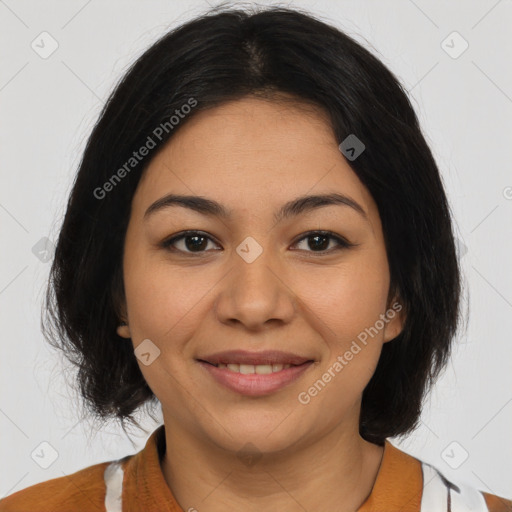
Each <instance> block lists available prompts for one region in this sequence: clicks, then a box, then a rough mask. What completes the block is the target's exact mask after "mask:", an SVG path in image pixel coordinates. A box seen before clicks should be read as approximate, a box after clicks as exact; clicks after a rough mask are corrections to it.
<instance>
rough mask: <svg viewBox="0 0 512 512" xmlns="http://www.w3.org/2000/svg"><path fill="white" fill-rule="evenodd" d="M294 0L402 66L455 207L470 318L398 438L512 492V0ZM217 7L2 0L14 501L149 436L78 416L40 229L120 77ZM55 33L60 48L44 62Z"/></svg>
mask: <svg viewBox="0 0 512 512" xmlns="http://www.w3.org/2000/svg"><path fill="white" fill-rule="evenodd" d="M269 3H270V2H260V4H269ZM211 5H213V2H212V3H211ZM283 5H291V6H294V5H297V6H302V7H305V8H307V9H309V10H311V11H312V12H313V13H315V14H317V15H319V16H322V17H324V18H325V19H327V20H330V21H332V23H334V24H335V25H337V26H338V27H340V28H342V29H344V30H345V31H346V32H347V33H349V34H350V35H352V36H353V37H355V38H356V39H357V40H358V41H360V42H361V43H363V44H364V45H365V46H366V47H367V48H368V49H369V50H370V51H372V52H373V53H374V54H376V55H377V56H378V57H379V58H381V60H382V61H383V62H384V63H385V64H386V65H387V66H388V67H389V68H390V69H391V70H392V71H394V72H395V74H397V76H398V77H399V78H400V79H401V81H402V82H403V83H404V85H405V86H406V88H407V90H408V91H409V92H410V96H411V98H412V101H413V104H414V106H415V108H416V110H417V112H418V115H419V116H420V121H421V123H422V126H423V130H424V133H425V136H426V138H427V141H428V142H429V143H430V144H431V147H432V149H433V152H434V155H435V157H436V160H437V162H438V164H439V166H440V169H441V172H442V175H443V179H444V182H445V185H446V189H447V193H448V196H449V200H450V201H451V204H452V208H453V211H454V215H455V218H456V223H457V237H458V240H459V247H460V254H461V258H462V264H463V268H464V272H465V278H464V279H465V292H464V293H465V298H464V302H465V304H466V308H467V307H469V314H470V320H469V323H468V326H467V330H466V332H461V333H460V335H459V336H458V339H457V341H458V343H457V348H456V350H455V352H454V355H453V359H452V361H451V363H450V364H449V366H448V368H447V370H446V372H445V373H444V374H443V376H442V378H441V379H440V380H439V381H438V383H437V385H436V387H435V389H434V390H433V392H432V394H431V397H430V399H429V400H428V402H427V404H426V407H425V410H424V412H423V415H422V422H421V426H420V428H419V429H418V430H417V431H416V432H415V433H414V434H413V435H411V436H410V437H408V438H407V439H406V440H403V441H401V442H398V441H397V440H394V439H391V441H392V442H393V444H395V445H396V446H398V447H400V448H401V449H403V450H405V451H407V452H408V453H410V454H412V455H414V456H416V457H418V458H420V459H422V460H425V461H427V462H430V463H431V464H433V465H435V466H436V467H438V468H439V469H440V470H441V471H442V472H443V473H444V474H445V475H446V476H447V477H448V478H450V479H452V480H454V481H459V482H461V481H462V482H467V483H470V484H471V485H473V486H476V487H477V488H479V489H481V490H484V491H487V492H491V493H494V494H498V495H502V496H505V497H512V436H511V435H510V433H511V431H512V428H511V427H512V371H511V370H512V339H511V336H510V332H511V330H512V272H511V270H510V262H511V261H512V243H511V234H512V233H511V231H512V172H511V165H510V146H511V142H512V141H511V137H510V135H511V133H512V130H511V128H512V121H511V119H512V117H511V113H512V72H511V66H510V56H511V54H512V51H511V50H512V48H511V47H512V43H511V36H510V30H511V27H512V2H511V1H510V0H501V1H496V0H485V1H484V0H482V1H467V0H465V1H462V0H461V1H451V2H446V1H426V0H415V1H412V0H396V1H389V0H388V1H383V0H379V1H377V0H375V1H362V0H358V1H339V0H338V1H313V0H311V1H296V2H290V3H288V4H283ZM207 7H208V5H207V3H206V2H204V1H188V2H184V1H173V2H169V1H157V0H150V1H144V2H142V1H139V2H136V1H126V0H123V1H119V0H118V1H113V0H111V1H109V2H101V1H100V0H89V1H67V2H56V1H55V2H52V1H44V2H43V1H40V2H39V1H37V2H36V1H23V0H5V1H1V0H0V51H1V55H2V61H1V62H2V66H1V67H0V108H1V117H0V119H1V122H0V172H1V188H0V226H1V232H0V236H1V239H0V243H1V247H2V264H1V266H0V322H1V324H0V325H1V328H2V345H1V346H2V358H1V359H0V365H1V367H0V379H1V381H0V393H1V395H0V460H1V461H2V464H1V473H0V497H2V496H4V495H6V494H10V493H12V492H15V491H17V490H20V489H23V488H25V487H28V486H29V485H32V484H35V483H37V482H41V481H44V480H48V479H50V478H56V477H60V476H63V475H66V474H69V473H72V472H74V471H77V470H79V469H82V468H84V467H86V466H88V465H91V464H95V463H98V462H103V461H106V460H111V459H114V458H118V457H121V456H124V455H127V454H130V453H134V452H136V451H138V450H140V449H141V448H142V447H143V446H144V444H145V441H146V437H147V436H146V435H145V434H143V433H140V434H135V433H134V434H133V436H132V437H133V439H134V441H135V443H136V447H135V448H134V447H133V446H132V444H131V443H130V442H129V440H128V439H127V438H126V436H125V435H124V433H123V432H122V430H120V429H119V428H117V427H116V426H115V425H114V424H111V425H110V426H107V427H106V428H105V429H103V431H102V432H100V433H99V434H98V435H96V436H93V435H92V434H91V425H90V424H89V423H88V422H87V421H80V419H79V417H78V416H77V415H78V412H79V411H78V408H77V398H76V396H75V395H74V394H73V392H72V391H71V390H70V388H69V386H68V384H66V382H67V381H66V376H67V375H68V374H67V373H66V372H65V370H64V369H63V366H62V362H61V360H60V358H59V357H58V356H57V355H56V354H54V353H53V352H51V351H50V350H49V348H48V347H47V346H46V344H45V342H44V340H43V337H42V334H41V331H40V326H39V318H40V309H41V299H42V296H43V291H44V285H45V279H46V278H47V275H48V271H49V267H50V262H49V261H46V262H45V259H48V258H49V257H51V243H49V244H48V243H46V242H44V240H43V241H42V242H41V239H44V237H46V238H48V239H49V240H50V241H55V240H56V237H57V233H58V228H59V226H60V222H61V218H62V215H63V213H64V208H65V204H66V199H67V194H68V193H69V191H70V186H71V183H72V180H73V178H74V174H75V172H76V168H77V165H78V163H79V159H80V156H81V152H82V150H83V148H84V145H85V142H86V139H87V137H88V135H89V133H90V130H91V128H92V126H93V123H94V121H95V120H96V118H97V116H98V114H99V111H100V109H101V107H102V105H103V102H104V101H105V99H106V98H107V95H108V93H109V92H110V91H111V88H112V87H113V85H114V83H115V82H116V81H117V80H118V79H119V77H120V76H121V75H122V74H123V72H124V71H125V70H126V68H127V66H128V65H129V64H130V63H131V62H133V60H134V59H135V58H136V57H137V56H138V55H140V53H142V51H143V50H144V49H146V48H147V47H148V46H149V45H150V44H151V43H152V42H153V41H155V40H156V39H157V38H158V37H159V36H160V35H161V34H162V33H163V32H164V31H166V30H167V29H168V28H170V27H171V26H175V25H176V24H179V23H182V22H184V21H185V20H187V19H189V18H191V17H193V16H195V15H197V14H199V13H201V12H202V11H203V10H204V9H205V8H207ZM454 31H456V32H457V33H458V34H460V36H459V35H453V34H452V33H453V32H454ZM42 32H48V33H49V34H50V36H47V35H43V36H40V34H41V33H42ZM41 39H43V42H41ZM53 40H54V41H56V43H53V42H52V41H53ZM464 40H465V41H467V44H468V45H469V46H468V48H467V49H466V50H465V51H464V52H463V53H461V54H460V55H459V53H460V52H461V50H463V49H464V46H465V43H464ZM443 41H445V42H444V43H443ZM51 44H58V48H57V49H56V51H55V52H54V53H53V54H51V55H50V56H47V58H42V57H41V56H40V54H41V52H42V51H48V50H49V49H51ZM32 45H34V46H35V48H36V49H37V51H38V52H39V53H37V52H36V51H35V49H33V48H32ZM34 246H35V247H36V249H34V250H33V248H34ZM45 248H46V249H49V252H47V253H45V252H44V250H45ZM35 253H37V254H35ZM68 380H69V378H68ZM144 424H145V425H146V427H147V428H148V432H151V431H152V430H153V429H154V428H155V427H156V425H155V424H154V423H152V422H151V421H145V423H144ZM44 442H46V443H49V445H48V444H43V445H41V443H44ZM53 450H55V452H54V451H53ZM55 456H57V458H56V459H55ZM465 457H467V458H466V459H465V460H464V458H465ZM53 459H55V460H53ZM48 464H50V465H49V467H47V468H46V469H44V468H43V467H41V465H43V466H44V465H48Z"/></svg>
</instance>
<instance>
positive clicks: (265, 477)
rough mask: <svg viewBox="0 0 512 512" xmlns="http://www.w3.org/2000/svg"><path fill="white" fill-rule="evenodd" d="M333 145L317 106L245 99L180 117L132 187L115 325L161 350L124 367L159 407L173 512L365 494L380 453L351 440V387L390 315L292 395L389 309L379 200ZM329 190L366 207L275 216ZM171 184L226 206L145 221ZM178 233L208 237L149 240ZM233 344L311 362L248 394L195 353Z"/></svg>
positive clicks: (300, 505) (288, 507)
mask: <svg viewBox="0 0 512 512" xmlns="http://www.w3.org/2000/svg"><path fill="white" fill-rule="evenodd" d="M338 144H339V141H336V139H335V137H334V134H333V131H332V129H331V127H330V124H329V122H328V120H327V117H326V115H325V114H324V113H323V112H322V111H320V110H318V109H314V108H313V107H310V106H306V105H302V104H297V103H296V104H295V105H292V104H286V105H284V104H280V103H277V102H274V101H266V100H262V99H257V98H254V97H246V98H243V99H241V100H237V101H233V102H230V103H227V104H224V105H222V106H220V107H216V108H214V109H211V110H208V111H203V112H198V113H196V114H194V117H193V118H191V119H189V120H188V121H187V123H186V124H184V125H183V126H182V127H180V130H179V131H178V132H177V133H176V134H175V135H174V137H173V138H172V139H171V140H170V142H169V143H168V144H167V145H166V146H165V147H164V148H163V149H162V150H161V151H160V152H159V153H158V154H157V155H156V156H155V157H154V158H153V160H152V161H151V163H150V165H149V166H148V168H147V170H146V172H145V174H144V176H143V177H142V179H141V181H140V183H139V185H138V188H137V190H136V193H135V196H134V198H133V202H132V211H131V217H130V221H129V225H128V230H127V234H126V240H125V248H124V259H123V274H124V284H125V293H126V304H125V305H124V306H125V307H124V313H125V320H126V322H127V324H128V325H127V326H124V327H120V328H119V330H118V332H119V334H120V335H122V336H123V337H126V338H127V339H131V341H132V343H133V346H134V348H136V347H137V346H138V345H139V344H140V343H141V341H142V340H144V339H150V340H151V341H152V343H154V344H155V345H156V346H157V347H158V348H159V350H160V351H161V352H160V355H159V356H158V357H157V358H156V359H155V360H154V361H153V362H152V363H151V364H150V365H147V366H146V365H144V364H142V363H141V361H138V362H139V366H140V369H141V371H142V373H143V375H144V377H145V379H146V381H147V382H148V385H149V386H150V387H151V389H152V390H153V392H154V393H155V395H156V396H157V397H158V399H159V400H160V402H161V404H162V410H163V416H164V422H165V426H166V443H167V451H166V456H165V458H164V460H163V461H162V470H163V473H164V476H165V479H166V481H167V483H168V485H169V487H170V489H171V490H172V492H173V494H174V495H175V497H176V499H177V500H178V502H179V503H180V505H181V507H182V508H183V509H184V510H188V508H189V507H195V508H196V509H197V510H198V511H200V512H203V511H209V512H212V511H220V510H222V511H224V510H226V509H228V510H245V511H253V510H254V511H261V510H282V511H290V512H292V511H303V510H304V509H306V510H315V511H324V510H325V511H327V510H347V511H351V510H352V511H353V510H356V509H357V508H358V507H359V506H360V505H361V504H362V503H363V502H364V501H365V499H366V498H367V496H368V495H369V494H370V492H371V489H372V486H373V484H374V481H375V478H376V476H377V472H378V469H379V465H380V462H381V458H382V454H383V448H381V447H379V446H377V445H375V444H372V443H369V442H367V441H365V440H364V439H363V438H362V437H361V436H360V435H359V428H358V422H359V412H360V405H361V397H362V392H363V390H364V388H365V386H366V385H367V383H368V381H369V380H370V378H371V376H372V375H373V372H374V371H375V368H376V365H377V363H378V360H379V356H380V353H381V349H382V344H383V343H385V342H388V341H390V340H392V339H393V338H394V337H396V336H397V335H398V334H399V333H400V331H401V329H402V326H403V320H404V319H403V318H402V317H401V315H400V314H396V315H394V317H393V319H391V320H389V321H388V322H387V323H385V326H384V328H383V329H380V330H379V332H378V334H377V335H374V336H373V337H369V342H368V343H367V345H361V346H362V347H363V348H362V350H361V351H360V352H358V353H357V355H354V357H353V359H352V360H351V361H349V362H348V364H347V365H346V366H344V368H343V370H342V371H339V372H337V373H336V376H335V377H334V378H332V379H331V381H330V382H329V383H328V384H327V385H326V386H325V387H324V388H323V389H322V390H321V392H319V393H318V394H317V395H316V396H315V397H312V398H311V401H310V402H309V403H308V404H307V405H304V404H302V403H300V402H299V401H298V395H299V393H301V392H304V391H307V390H308V388H310V386H312V385H313V384H314V383H315V382H316V381H317V380H318V379H321V377H322V375H323V374H324V373H325V372H326V371H327V370H328V369H329V368H330V367H332V366H333V364H334V362H335V361H336V358H337V357H338V356H340V355H343V354H344V353H345V352H346V351H347V350H349V348H350V346H351V343H352V342H353V341H354V340H355V339H356V338H357V336H358V334H360V333H361V332H362V331H364V330H365V329H366V328H369V327H371V326H374V325H375V323H376V321H377V320H378V319H379V318H380V317H379V315H383V314H385V313H386V311H387V310H389V308H390V305H391V304H393V300H392V301H390V302H389V303H387V302H386V299H387V296H388V291H389V285H390V275H389V267H388V260H387V255H386V250H385V245H384V238H383V234H382V227H381V223H380V218H379V214H378V209H377V206H376V204H375V202H374V201H373V199H372V197H371V195H370V193H369V192H368V190H367V189H366V188H365V187H364V186H363V184H362V183H361V182H360V181H359V179H358V178H357V176H356V174H355V173H354V172H353V171H352V169H351V168H350V166H349V162H348V161H347V160H346V159H345V158H344V156H343V155H342V153H341V152H340V150H339V149H338ZM332 192H338V193H342V194H345V195H348V196H350V197H351V198H352V199H354V200H355V201H357V202H358V203H359V204H360V205H361V206H362V207H363V209H364V210H365V212H366V214H367V218H365V217H364V216H362V215H360V214H359V213H357V212H356V211H355V210H354V209H352V208H350V207H347V206H337V205H335V206H325V207H321V208H318V209H315V210H312V211H309V212H307V213H302V214H300V215H298V216H296V217H290V218H288V219H285V220H282V221H281V222H279V223H277V224H276V223H275V222H274V220H273V214H274V212H275V211H277V210H278V208H279V207H280V206H281V205H283V204H284V203H285V202H287V201H289V200H292V199H295V198H296V197H298V196H303V195H312V194H320V193H332ZM169 193H175V194H187V195H198V196H204V197H208V198H211V199H214V200H216V201H218V202H219V203H221V204H223V205H224V206H225V207H227V208H228V209H231V210H232V211H233V217H232V218H231V219H221V218H216V217H208V216H205V215H202V214H200V213H197V212H194V211H192V210H189V209H185V208H183V207H169V208H167V209H164V210H160V211H158V212H155V213H154V214H153V215H151V216H150V217H149V218H147V219H146V220H144V218H143V217H144V213H145V211H146V210H147V208H148V207H149V206H150V205H151V204H153V203H154V202H155V201H156V200H158V199H160V198H161V197H163V196H165V195H167V194H169ZM184 230H199V231H201V233H200V234H199V235H200V236H209V237H210V238H211V240H208V239H206V240H204V239H200V242H201V243H199V242H195V243H196V245H194V240H190V239H189V243H188V245H187V244H186V239H181V240H179V241H177V242H175V243H174V247H175V252H172V250H171V249H169V248H164V247H162V246H161V245H160V244H161V243H162V242H164V241H165V240H167V239H169V238H171V237H172V235H175V234H178V233H180V232H181V231H184ZM314 230H329V231H332V232H333V233H334V234H336V235H339V236H341V237H343V238H345V239H346V240H348V241H349V242H351V243H353V244H357V245H355V246H354V247H349V248H341V249H340V250H334V249H331V248H335V247H337V243H336V241H335V240H334V239H332V238H331V239H329V238H327V239H325V240H323V241H321V243H325V245H324V246H323V247H322V248H320V249H318V248H317V247H318V244H315V240H311V238H309V239H308V238H307V237H306V238H305V235H304V233H306V232H308V231H314ZM248 236H251V237H253V238H254V239H255V240H256V241H257V242H258V243H259V245H260V246H261V247H262V249H263V253H262V254H261V255H260V256H259V257H258V258H257V259H256V260H255V261H253V262H252V263H247V262H246V261H244V260H243V259H242V258H241V257H240V256H239V254H238V253H237V252H236V248H237V247H238V246H239V245H240V244H241V242H242V241H243V240H244V239H245V238H246V237H248ZM309 236H310V237H311V236H312V235H309ZM308 240H309V241H310V243H308ZM197 244H199V245H201V247H202V248H201V249H199V251H202V252H197V251H195V252H194V247H195V246H197ZM179 250H181V251H183V252H182V253H180V252H179ZM127 342H128V341H127ZM231 349H245V350H252V351H263V350H272V349H279V350H283V351H289V352H293V353H296V354H299V355H302V356H306V357H308V358H309V359H314V360H315V363H314V364H313V365H312V366H311V367H310V368H309V369H308V370H307V371H306V372H305V373H304V374H303V375H302V376H301V377H300V378H299V379H298V380H296V381H294V382H292V383H290V384H289V385H287V386H286V387H285V388H283V389H281V390H279V391H277V392H274V393H272V394H269V395H267V396H263V397H248V396H243V395H240V394H238V393H235V392H233V391H231V390H229V389H227V388H225V387H223V386H221V385H220V384H218V383H217V382H216V381H214V380H213V379H212V378H211V376H210V375H209V374H208V373H207V372H206V371H205V370H204V368H202V367H201V366H200V365H199V363H198V362H197V360H196V358H198V357H200V356H204V355H206V354H212V353H214V352H218V351H223V350H231ZM247 443H251V445H252V449H253V450H254V451H256V452H257V453H258V455H259V458H258V459H257V460H256V461H255V462H254V463H251V464H248V463H247V461H246V460H245V461H244V460H242V458H241V457H239V456H238V452H239V451H240V450H241V449H243V448H244V447H245V449H248V448H247ZM170 454H171V456H170V457H169V456H168V455H170Z"/></svg>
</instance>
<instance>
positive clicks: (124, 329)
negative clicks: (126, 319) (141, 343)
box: [117, 323, 132, 339]
mask: <svg viewBox="0 0 512 512" xmlns="http://www.w3.org/2000/svg"><path fill="white" fill-rule="evenodd" d="M117 334H118V335H119V336H121V338H127V339H128V338H131V337H132V335H131V333H130V328H129V327H128V325H127V324H126V323H122V324H121V325H118V326H117Z"/></svg>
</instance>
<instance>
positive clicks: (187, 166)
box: [134, 98, 372, 211]
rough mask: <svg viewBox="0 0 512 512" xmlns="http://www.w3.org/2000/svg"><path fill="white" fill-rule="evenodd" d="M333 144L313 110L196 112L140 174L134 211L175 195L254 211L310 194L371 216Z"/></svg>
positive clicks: (250, 105) (238, 105)
mask: <svg viewBox="0 0 512 512" xmlns="http://www.w3.org/2000/svg"><path fill="white" fill-rule="evenodd" d="M338 144H339V143H338V141H337V140H336V138H335V136H334V132H333V130H332V127H331V125H330V122H329V119H328V116H327V114H326V113H325V112H323V111H322V110H320V109H319V108H314V107H313V106H311V105H306V104H299V103H296V104H292V103H289V102H287V103H284V104H283V103H278V102H273V101H269V100H263V99H259V98H243V99H241V100H236V101H232V102H229V103H226V104H223V105H220V106H218V107H215V108H211V109H208V110H205V111H200V112H196V113H195V114H194V115H193V117H191V118H190V119H188V120H187V122H186V123H185V124H184V125H183V126H182V127H180V128H179V129H178V131H177V132H176V133H175V134H174V135H173V137H172V138H171V139H170V141H169V142H168V143H167V144H166V146H164V147H163V148H162V149H161V150H160V152H159V153H158V154H157V155H156V156H155V157H154V158H153V160H152V161H151V163H150V164H149V166H148V168H147V169H146V171H145V173H144V176H143V178H142V179H141V181H140V183H139V187H138V189H137V192H136V195H135V198H134V206H139V207H140V208H143V207H146V208H147V207H148V206H149V204H150V203H151V202H152V201H156V200H157V199H159V198H160V197H161V196H162V195H164V194H167V193H171V192H173V193H182V194H189V195H190V194H194V195H203V196H207V197H212V198H215V199H216V200H217V201H218V202H220V203H222V204H224V205H226V207H227V208H229V209H233V210H237V209H238V208H239V207H240V208H241V209H244V208H245V209H247V208H250V209H251V211H256V210H260V209H267V208H269V209H272V208H274V205H281V204H283V203H284V202H286V201H288V200H289V199H290V198H293V197H298V196H303V195H306V194H308V193H311V194H313V193H321V192H322V193H325V192H340V193H343V194H346V195H349V196H351V197H353V198H354V200H356V201H357V202H358V203H360V204H361V205H362V206H363V207H364V208H365V209H366V210H367V211H368V210H371V208H372V204H371V203H372V198H371V196H370V194H369V192H368V191H367V190H366V188H365V187H364V186H363V185H362V183H361V182H360V181H359V179H358V177H357V175H356V174H355V173H354V172H353V170H352V169H351V167H350V166H349V164H348V162H347V161H346V160H345V158H344V157H343V155H342V154H341V152H340V150H339V148H338Z"/></svg>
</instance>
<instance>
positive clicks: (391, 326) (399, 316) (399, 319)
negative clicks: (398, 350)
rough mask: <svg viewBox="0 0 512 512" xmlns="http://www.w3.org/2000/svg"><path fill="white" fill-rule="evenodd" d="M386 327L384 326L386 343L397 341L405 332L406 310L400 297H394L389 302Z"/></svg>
mask: <svg viewBox="0 0 512 512" xmlns="http://www.w3.org/2000/svg"><path fill="white" fill-rule="evenodd" d="M385 317H386V320H385V322H386V325H385V326H384V340H383V341H384V343H387V342H388V341H391V340H393V339H395V338H396V337H397V336H398V335H399V334H400V333H401V332H402V330H403V328H404V325H405V318H406V314H405V308H404V306H403V304H402V302H401V301H400V297H399V296H394V297H393V299H392V300H391V301H388V308H387V309H386V313H385Z"/></svg>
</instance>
